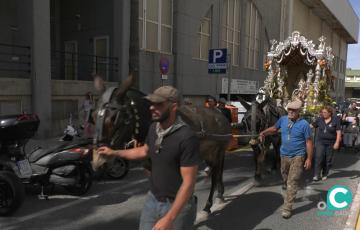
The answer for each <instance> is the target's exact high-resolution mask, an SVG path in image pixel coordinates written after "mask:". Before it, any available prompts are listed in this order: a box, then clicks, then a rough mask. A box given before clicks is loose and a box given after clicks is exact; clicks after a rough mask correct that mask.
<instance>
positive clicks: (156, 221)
mask: <svg viewBox="0 0 360 230" xmlns="http://www.w3.org/2000/svg"><path fill="white" fill-rule="evenodd" d="M146 99H148V100H149V101H150V102H151V106H150V111H151V114H152V119H153V121H154V123H152V125H151V126H150V129H149V132H148V136H147V139H146V143H145V145H144V146H142V147H138V148H134V149H129V150H112V149H110V148H108V147H101V148H99V150H98V152H99V154H103V155H112V156H119V157H123V158H127V159H129V160H134V159H141V158H146V157H149V158H150V159H151V174H150V178H149V179H150V192H149V193H148V195H147V198H146V201H145V205H144V208H143V210H142V213H141V218H140V227H139V229H140V230H168V229H173V230H174V229H183V230H189V229H192V227H193V223H194V221H195V218H196V197H195V196H193V192H194V186H195V182H196V175H197V170H198V164H199V163H200V159H199V141H198V139H197V137H196V136H195V133H194V132H193V131H192V130H191V129H190V127H189V126H188V125H186V124H185V123H184V122H183V121H182V120H181V118H180V117H178V116H177V108H178V103H179V96H178V92H177V90H176V89H175V88H173V87H171V86H163V87H160V88H158V89H156V90H155V91H154V93H153V94H150V95H149V96H147V97H146Z"/></svg>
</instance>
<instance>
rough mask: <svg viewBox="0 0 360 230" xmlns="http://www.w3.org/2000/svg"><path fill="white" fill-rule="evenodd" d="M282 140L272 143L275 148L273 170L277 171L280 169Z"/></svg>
mask: <svg viewBox="0 0 360 230" xmlns="http://www.w3.org/2000/svg"><path fill="white" fill-rule="evenodd" d="M279 142H280V140H277V141H275V142H273V143H272V145H273V148H274V160H273V162H272V163H273V164H272V170H274V171H276V170H277V169H278V168H280V143H279Z"/></svg>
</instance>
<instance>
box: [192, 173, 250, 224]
mask: <svg viewBox="0 0 360 230" xmlns="http://www.w3.org/2000/svg"><path fill="white" fill-rule="evenodd" d="M241 185H243V186H241V187H240V188H239V189H237V190H235V191H234V192H232V193H231V194H230V195H227V196H231V197H232V196H240V195H242V194H244V193H246V192H247V191H249V190H250V189H251V188H252V187H254V185H255V181H254V178H249V179H247V180H246V181H244V182H243V183H241ZM230 203H231V201H225V202H224V203H221V204H215V203H214V204H213V206H212V207H211V212H212V213H213V212H215V211H220V210H222V209H224V208H225V207H226V206H227V205H228V204H230ZM203 215H204V211H199V212H197V215H196V216H197V219H196V221H195V225H197V224H199V223H201V222H203V221H204V220H205V219H203ZM206 219H207V218H206Z"/></svg>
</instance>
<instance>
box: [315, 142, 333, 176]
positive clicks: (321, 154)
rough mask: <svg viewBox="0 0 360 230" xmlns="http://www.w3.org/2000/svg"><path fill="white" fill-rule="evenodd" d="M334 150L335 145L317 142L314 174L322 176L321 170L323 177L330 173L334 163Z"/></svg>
mask: <svg viewBox="0 0 360 230" xmlns="http://www.w3.org/2000/svg"><path fill="white" fill-rule="evenodd" d="M334 152H335V150H334V149H333V145H324V144H321V143H319V142H318V143H316V149H315V167H314V176H316V177H320V173H321V170H322V171H323V172H322V176H323V177H324V176H327V175H328V174H329V170H330V167H331V166H332V164H333V158H334Z"/></svg>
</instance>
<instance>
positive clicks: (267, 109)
mask: <svg viewBox="0 0 360 230" xmlns="http://www.w3.org/2000/svg"><path fill="white" fill-rule="evenodd" d="M239 101H240V103H241V104H242V105H243V106H244V107H245V109H246V110H247V112H246V113H245V115H244V118H243V120H242V122H241V123H240V125H239V126H238V128H239V129H240V134H245V135H250V134H251V131H252V125H251V117H252V114H251V106H250V105H249V104H248V103H247V102H246V101H244V100H243V99H242V98H239ZM255 103H257V102H255ZM285 114H286V111H285V109H284V108H282V107H278V106H277V105H276V102H275V101H274V100H272V99H271V98H269V97H267V98H266V99H265V100H264V101H263V102H262V103H260V104H259V103H257V109H256V127H255V131H256V133H257V134H259V133H260V132H261V131H263V130H265V129H266V128H269V127H271V126H273V125H275V123H276V121H277V120H278V119H279V118H280V117H281V116H283V115H285ZM240 142H242V143H245V142H247V143H250V145H251V148H252V149H253V152H254V162H255V179H261V177H262V171H263V168H264V163H265V159H266V157H267V154H268V152H269V151H270V150H269V149H270V145H272V146H273V153H274V155H273V157H272V163H271V169H270V171H272V170H276V169H277V168H278V167H279V165H280V145H281V138H280V135H279V134H276V135H272V136H266V137H265V140H264V142H263V143H260V142H259V141H258V140H257V138H255V137H253V138H250V137H249V138H244V137H243V138H240Z"/></svg>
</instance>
